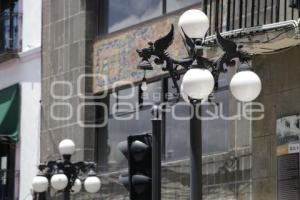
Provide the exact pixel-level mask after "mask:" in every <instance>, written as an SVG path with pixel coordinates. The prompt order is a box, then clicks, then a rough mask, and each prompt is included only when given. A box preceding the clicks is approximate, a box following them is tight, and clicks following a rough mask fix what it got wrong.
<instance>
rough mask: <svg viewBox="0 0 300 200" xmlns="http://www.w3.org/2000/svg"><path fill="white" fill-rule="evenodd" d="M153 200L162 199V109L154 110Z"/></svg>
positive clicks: (155, 107) (156, 108) (154, 108)
mask: <svg viewBox="0 0 300 200" xmlns="http://www.w3.org/2000/svg"><path fill="white" fill-rule="evenodd" d="M152 115H153V119H152V200H160V199H161V123H162V119H161V109H160V107H159V106H156V105H155V106H153V108H152Z"/></svg>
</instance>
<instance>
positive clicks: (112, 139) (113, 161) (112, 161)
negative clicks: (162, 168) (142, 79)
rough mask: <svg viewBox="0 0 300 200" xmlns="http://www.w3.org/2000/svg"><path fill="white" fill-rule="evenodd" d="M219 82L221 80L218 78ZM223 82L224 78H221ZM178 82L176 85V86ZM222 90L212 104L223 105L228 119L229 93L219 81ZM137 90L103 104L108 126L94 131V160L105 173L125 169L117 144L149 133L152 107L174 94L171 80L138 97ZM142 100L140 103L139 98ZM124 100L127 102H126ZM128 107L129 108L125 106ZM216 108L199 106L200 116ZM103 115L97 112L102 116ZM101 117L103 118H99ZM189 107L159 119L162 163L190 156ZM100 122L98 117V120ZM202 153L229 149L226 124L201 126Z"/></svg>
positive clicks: (110, 97) (182, 104) (181, 104)
mask: <svg viewBox="0 0 300 200" xmlns="http://www.w3.org/2000/svg"><path fill="white" fill-rule="evenodd" d="M220 80H223V78H222V77H221V78H220ZM224 80H225V77H224ZM180 83H181V80H180V81H178V84H180ZM220 86H221V88H225V89H223V90H222V89H220V91H218V92H217V93H216V94H215V101H217V102H219V103H220V104H222V108H223V109H222V112H223V113H222V114H223V115H225V116H227V115H228V89H226V82H225V81H220ZM141 92H142V91H141V90H140V86H135V87H133V88H127V89H121V90H119V91H117V92H116V93H114V94H109V95H108V97H107V99H106V100H105V103H106V104H107V105H108V107H109V116H108V120H107V125H106V126H105V127H104V128H101V129H98V130H97V133H98V134H97V137H98V138H97V145H96V146H97V147H98V148H101V149H100V150H98V153H96V155H97V160H98V163H99V164H100V168H101V169H102V170H104V171H118V170H121V169H123V168H126V167H127V166H128V164H127V159H125V158H124V157H123V155H122V154H121V152H120V151H119V150H118V149H117V145H118V143H119V142H121V141H124V140H126V139H127V137H128V136H129V135H135V134H143V133H151V131H152V123H151V119H152V114H151V108H152V105H153V104H159V103H160V102H163V101H164V98H163V97H164V96H166V95H169V94H168V93H169V92H174V88H173V82H172V80H171V79H170V78H163V79H159V80H157V81H155V82H152V83H148V84H147V90H146V91H145V92H143V94H141ZM141 96H143V100H142V101H141V100H140V98H141ZM125 97H126V98H125ZM128 105H130V106H128ZM213 109H216V107H213V106H212V105H210V104H208V105H203V106H202V115H204V116H207V114H206V113H207V111H208V110H209V111H211V112H213V111H214V110H213ZM101 112H102V111H99V110H98V111H97V113H101ZM102 117H103V116H102ZM189 117H190V106H189V104H187V103H185V102H183V100H181V101H180V102H179V103H177V104H175V105H173V106H172V107H171V108H170V109H168V110H167V111H166V112H165V113H163V119H162V123H163V124H162V126H163V128H162V153H163V155H162V157H163V158H164V159H165V161H172V160H181V159H187V158H188V157H189V155H190V153H189V152H190V139H189V129H190V120H189ZM99 118H101V117H99ZM202 127H203V128H202V133H203V153H206V154H212V153H217V152H224V151H227V150H228V149H229V141H228V140H229V139H228V137H229V136H228V135H229V130H228V129H229V128H228V120H224V119H220V118H219V119H214V120H205V121H204V123H203V126H202Z"/></svg>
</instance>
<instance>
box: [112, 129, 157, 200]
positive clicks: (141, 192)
mask: <svg viewBox="0 0 300 200" xmlns="http://www.w3.org/2000/svg"><path fill="white" fill-rule="evenodd" d="M118 148H119V150H120V151H121V152H122V153H123V154H124V155H125V157H126V158H127V159H128V168H129V169H128V173H126V172H125V173H123V174H121V175H120V177H119V181H120V182H121V183H122V184H123V185H124V187H125V188H126V189H128V190H129V193H130V199H131V200H151V199H152V186H151V184H152V181H151V177H152V136H151V135H150V134H144V135H134V136H129V137H128V138H127V141H124V142H121V143H119V144H118Z"/></svg>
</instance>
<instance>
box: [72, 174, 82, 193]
mask: <svg viewBox="0 0 300 200" xmlns="http://www.w3.org/2000/svg"><path fill="white" fill-rule="evenodd" d="M81 187H82V184H81V181H80V179H79V178H77V179H76V180H75V182H74V185H73V186H72V188H71V193H72V194H77V193H78V192H80V190H81Z"/></svg>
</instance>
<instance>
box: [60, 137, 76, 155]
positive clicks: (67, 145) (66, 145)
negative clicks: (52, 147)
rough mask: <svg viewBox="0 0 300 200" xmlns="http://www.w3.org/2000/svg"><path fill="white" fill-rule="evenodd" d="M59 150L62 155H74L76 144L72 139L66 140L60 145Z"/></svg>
mask: <svg viewBox="0 0 300 200" xmlns="http://www.w3.org/2000/svg"><path fill="white" fill-rule="evenodd" d="M58 149H59V153H60V154H61V155H72V154H73V153H74V152H75V144H74V142H73V141H72V140H70V139H64V140H62V141H61V142H60V143H59V145H58Z"/></svg>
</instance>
